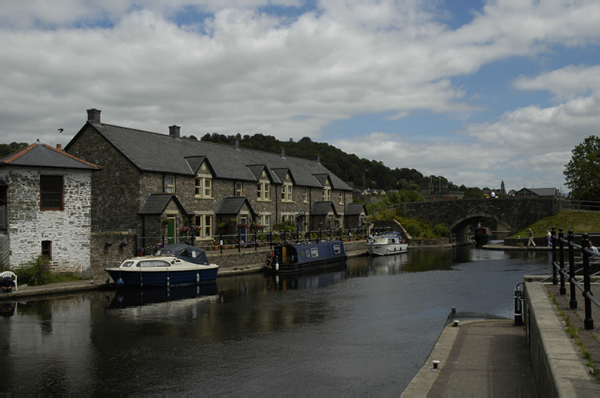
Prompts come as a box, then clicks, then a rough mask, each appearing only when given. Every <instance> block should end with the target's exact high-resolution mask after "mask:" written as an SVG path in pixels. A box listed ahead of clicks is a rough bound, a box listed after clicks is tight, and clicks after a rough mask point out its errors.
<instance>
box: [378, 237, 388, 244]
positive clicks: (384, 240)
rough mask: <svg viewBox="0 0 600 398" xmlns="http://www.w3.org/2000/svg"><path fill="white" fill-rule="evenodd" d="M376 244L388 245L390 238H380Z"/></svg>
mask: <svg viewBox="0 0 600 398" xmlns="http://www.w3.org/2000/svg"><path fill="white" fill-rule="evenodd" d="M375 243H377V244H385V243H388V238H384V237H380V236H378V237H376V238H375Z"/></svg>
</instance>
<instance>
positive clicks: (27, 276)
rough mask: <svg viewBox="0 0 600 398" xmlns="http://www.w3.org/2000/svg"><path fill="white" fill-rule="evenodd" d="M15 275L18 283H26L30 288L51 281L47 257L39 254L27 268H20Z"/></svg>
mask: <svg viewBox="0 0 600 398" xmlns="http://www.w3.org/2000/svg"><path fill="white" fill-rule="evenodd" d="M15 273H16V274H17V276H18V278H19V283H27V284H28V285H32V286H35V285H44V284H46V283H50V282H51V280H52V275H50V263H49V260H48V257H47V256H44V255H41V254H40V255H39V256H38V257H37V259H35V261H34V262H33V263H31V264H30V265H29V266H27V267H24V268H20V269H18V270H16V272H15Z"/></svg>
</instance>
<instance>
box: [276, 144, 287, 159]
mask: <svg viewBox="0 0 600 398" xmlns="http://www.w3.org/2000/svg"><path fill="white" fill-rule="evenodd" d="M277 154H278V155H279V156H281V157H282V158H285V148H284V147H282V146H280V147H279V148H277Z"/></svg>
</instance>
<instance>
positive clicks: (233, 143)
mask: <svg viewBox="0 0 600 398" xmlns="http://www.w3.org/2000/svg"><path fill="white" fill-rule="evenodd" d="M229 145H231V146H232V147H234V148H235V149H239V148H240V139H239V138H237V137H236V136H231V137H229Z"/></svg>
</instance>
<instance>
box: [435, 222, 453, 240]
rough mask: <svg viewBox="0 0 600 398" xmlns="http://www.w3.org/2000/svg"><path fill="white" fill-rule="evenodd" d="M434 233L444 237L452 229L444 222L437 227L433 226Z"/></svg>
mask: <svg viewBox="0 0 600 398" xmlns="http://www.w3.org/2000/svg"><path fill="white" fill-rule="evenodd" d="M433 234H434V235H435V237H436V238H442V237H446V236H448V235H450V230H449V229H448V227H447V226H445V225H443V224H437V225H436V226H435V227H433Z"/></svg>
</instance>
